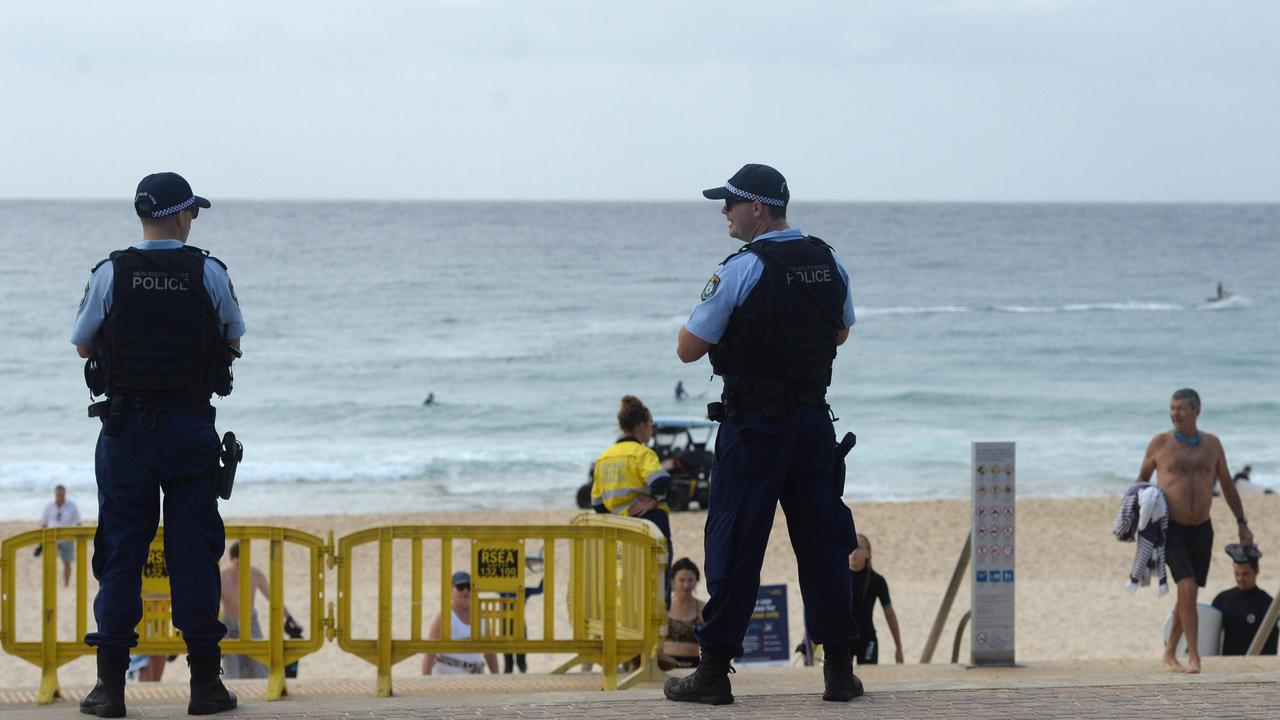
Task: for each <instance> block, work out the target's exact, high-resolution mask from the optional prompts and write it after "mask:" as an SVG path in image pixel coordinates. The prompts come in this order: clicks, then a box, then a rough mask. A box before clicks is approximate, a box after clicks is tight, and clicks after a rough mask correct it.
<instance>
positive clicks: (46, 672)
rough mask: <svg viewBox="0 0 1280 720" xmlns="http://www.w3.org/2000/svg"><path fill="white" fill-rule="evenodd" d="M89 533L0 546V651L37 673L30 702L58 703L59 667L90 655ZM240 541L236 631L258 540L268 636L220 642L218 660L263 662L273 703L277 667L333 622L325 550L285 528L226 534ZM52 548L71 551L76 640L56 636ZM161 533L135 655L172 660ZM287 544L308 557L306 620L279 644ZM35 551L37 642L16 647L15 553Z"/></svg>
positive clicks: (310, 647) (244, 612)
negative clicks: (265, 553) (264, 563)
mask: <svg viewBox="0 0 1280 720" xmlns="http://www.w3.org/2000/svg"><path fill="white" fill-rule="evenodd" d="M95 530H96V528H95V527H93V526H81V527H60V528H46V529H43V530H33V531H30V532H26V533H21V534H19V535H15V536H13V537H10V538H7V539H5V541H4V542H3V544H2V545H0V646H2V647H3V648H4V651H5V652H7V653H9V654H10V655H14V656H16V657H19V658H22V659H23V660H26V661H27V662H30V663H32V664H33V665H36V666H37V667H39V668H40V689H39V691H38V692H37V695H36V699H37V702H40V703H42V704H43V703H48V702H51V701H52V700H53V699H54V698H55V697H60V696H61V691H60V689H59V685H58V668H59V667H61V666H62V665H65V664H67V663H69V662H71V661H72V660H75V659H76V658H78V657H81V656H84V655H92V654H93V653H94V652H95V651H94V649H93V648H91V647H89V646H88V645H85V644H84V636H85V634H86V632H87V629H88V624H89V606H90V604H91V603H90V598H89V583H88V576H89V573H88V568H89V553H88V552H87V550H88V548H90V547H92V544H91V543H92V540H93V534H94V532H95ZM236 540H239V541H241V547H240V568H241V572H240V588H239V590H240V600H241V602H240V608H241V617H240V618H239V619H240V627H242V628H246V629H247V628H249V627H251V620H250V617H251V616H250V611H251V610H250V608H251V602H250V601H251V598H252V595H251V592H252V588H251V586H250V583H249V577H250V574H249V573H250V562H251V557H250V549H251V544H250V543H249V542H248V541H250V540H265V541H267V543H268V545H269V553H270V559H269V565H270V567H269V572H268V576H269V578H270V581H269V587H270V595H269V598H268V606H269V621H268V625H269V630H268V632H267V637H266V638H262V639H259V640H253V639H250V638H242V639H239V640H223V641H222V644H221V645H222V652H223V654H225V655H231V654H238V655H248V656H249V657H252V658H254V659H255V660H258V661H259V662H262V663H263V664H265V665H267V667H268V679H267V692H266V696H265V697H266V699H268V700H275V699H278V698H279V697H280V696H281V695H283V694H285V693H286V691H287V690H286V687H285V684H284V668H285V666H286V665H287V664H289V663H291V662H293V661H295V660H297V659H299V658H301V657H303V656H305V655H308V654H310V653H313V652H315V651H316V650H319V649H320V647H321V645H322V644H323V643H324V640H325V635H326V629H327V628H329V627H331V626H332V618H327V617H325V615H324V609H325V562H324V557H323V556H324V555H326V554H327V553H329V552H330V550H331V546H326V545H325V544H324V542H323V541H322V540H321V539H320V538H318V537H316V536H314V535H311V534H309V533H305V532H302V531H300V530H293V529H289V528H279V527H269V526H230V527H227V541H228V542H233V541H236ZM59 541H72V542H74V543H75V544H76V572H75V583H76V584H75V588H74V591H73V592H74V593H75V635H74V636H73V637H70V638H59V635H58V593H59V591H60V585H59V583H58V565H57V563H58V553H57V543H58V542H59ZM163 541H164V530H163V528H161V529H160V531H159V532H158V533H157V535H156V539H155V540H154V541H153V543H152V547H151V551H150V553H149V555H148V562H147V565H146V566H145V568H144V570H143V575H144V577H143V583H142V594H143V617H142V620H141V622H140V623H139V626H138V634H139V640H138V645H137V647H136V648H135V649H134V650H133V652H135V653H140V654H144V655H173V654H178V653H183V652H186V645H185V643H184V642H183V640H182V638H181V636H180V635H179V634H178V633H177V632H175V631H174V629H173V627H172V618H171V611H170V603H169V598H168V589H167V588H168V572H167V568H166V566H165V563H164V553H163ZM285 543H294V544H297V545H300V546H302V547H303V548H305V549H306V550H307V553H308V555H309V564H310V573H309V574H310V578H311V587H310V593H309V596H310V603H309V604H310V613H309V622H308V623H307V625H306V626H305V627H306V628H307V630H308V632H307V634H306V637H304V638H301V639H297V640H293V639H285V638H284V544H285ZM37 545H42V546H43V551H42V554H41V559H40V562H41V576H42V582H41V586H42V588H43V589H42V592H41V600H40V608H41V609H40V639H39V640H36V641H20V640H19V639H18V632H17V627H18V626H17V608H18V605H19V604H20V603H22V604H26V603H31V602H33V599H32V598H23V597H19V594H18V591H17V576H18V569H19V565H18V552H19V551H20V550H24V549H27V548H33V547H35V546H37Z"/></svg>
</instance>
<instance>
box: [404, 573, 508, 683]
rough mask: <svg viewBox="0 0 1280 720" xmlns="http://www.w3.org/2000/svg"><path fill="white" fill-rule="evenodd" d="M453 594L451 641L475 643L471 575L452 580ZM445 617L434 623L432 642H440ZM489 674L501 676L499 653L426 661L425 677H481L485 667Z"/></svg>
mask: <svg viewBox="0 0 1280 720" xmlns="http://www.w3.org/2000/svg"><path fill="white" fill-rule="evenodd" d="M451 581H452V583H453V592H452V593H451V594H450V599H449V623H450V624H449V637H450V638H451V639H453V640H470V639H471V573H468V572H466V571H463V570H459V571H458V572H456V573H454V574H453V577H452V578H451ZM443 615H444V613H438V614H437V615H436V616H435V617H434V618H432V619H431V626H430V627H428V628H427V639H428V640H439V639H440V624H441V623H442V622H443ZM486 665H488V666H489V672H491V673H496V672H498V656H497V654H495V653H484V654H483V655H482V654H480V653H427V654H426V655H424V656H423V658H422V674H423V675H481V674H483V673H484V668H485V666H486Z"/></svg>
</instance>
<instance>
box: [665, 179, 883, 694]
mask: <svg viewBox="0 0 1280 720" xmlns="http://www.w3.org/2000/svg"><path fill="white" fill-rule="evenodd" d="M702 194H703V195H704V196H705V197H707V198H709V199H712V200H723V201H724V208H723V209H722V210H721V212H722V213H724V216H725V218H726V219H727V220H728V222H729V235H731V236H732V237H734V238H736V239H738V240H740V241H742V242H743V243H746V244H745V245H744V246H743V247H742V249H741V250H740V251H739V252H737V253H735V254H733V255H731V256H729V257H728V258H727V259H726V260H725V261H724V262H723V263H721V264H720V266H719V267H718V268H716V271H715V274H713V275H712V276H711V279H710V280H709V281H708V282H707V284H706V287H705V288H704V289H703V291H702V299H701V302H700V303H699V304H698V305H696V306H695V307H694V309H693V312H692V314H691V315H690V316H689V319H688V321H687V322H686V323H685V325H684V327H683V328H681V329H680V337H679V341H678V345H677V348H676V354H677V355H678V356H679V357H680V359H681V360H683V361H684V362H686V363H690V362H694V361H696V360H698V359H699V358H701V357H702V356H703V355H706V354H707V353H710V355H711V367H712V369H713V370H714V371H715V373H716V374H717V375H720V376H721V377H722V378H723V380H724V392H723V394H722V396H721V402H720V403H712V404H711V405H710V406H709V407H708V412H709V415H710V416H711V417H712V419H716V420H719V421H720V422H721V425H720V431H719V434H718V436H717V438H716V459H715V468H714V470H713V476H714V480H713V482H712V484H711V498H710V507H709V508H708V511H707V522H706V541H705V542H706V566H705V570H706V578H707V587H708V589H709V590H710V592H711V600H710V602H708V603H707V606H706V608H705V609H704V611H703V616H704V617H705V618H706V624H704V625H703V626H702V627H701V628H700V629H699V630H698V632H697V636H698V643H699V645H700V647H701V651H702V652H701V654H702V657H701V662H700V663H699V665H698V669H697V671H696V672H694V673H693V674H692V675H689V676H688V677H685V678H671V679H669V680H668V681H667V683H666V687H665V693H666V696H667V697H668V698H669V699H671V700H679V701H686V702H698V703H706V704H713V705H720V704H726V703H731V702H733V693H732V688H731V687H730V683H729V675H728V673H729V662H730V660H732V659H733V658H735V657H738V656H740V655H742V652H743V650H742V639H743V636H744V635H745V634H746V630H747V623H748V621H749V620H750V619H751V614H752V612H753V611H754V610H755V603H756V594H757V592H758V590H759V586H760V568H761V565H762V563H763V561H764V552H765V547H766V545H767V544H768V541H769V531H770V529H771V528H772V527H773V516H774V509H775V507H776V506H777V504H778V503H779V502H781V503H782V509H783V512H785V513H786V515H787V527H788V530H789V532H790V535H791V545H792V547H793V549H794V550H795V554H796V561H797V563H798V565H799V569H800V591H801V594H802V595H803V597H804V613H805V627H806V628H807V629H808V632H809V635H810V637H811V638H813V640H814V641H815V642H819V643H821V644H822V645H823V646H824V652H825V656H826V663H825V666H824V668H823V675H824V679H825V683H826V687H825V692H824V693H823V696H822V697H823V699H824V700H837V701H848V700H852V699H853V698H855V697H857V696H859V695H861V694H862V692H863V689H862V683H861V682H860V681H859V680H858V678H857V677H856V676H855V675H854V674H853V661H852V655H851V644H852V643H853V642H854V641H855V640H857V638H858V631H857V628H856V626H855V624H854V621H853V615H852V612H851V609H850V608H851V601H850V590H849V587H850V580H849V566H848V560H847V558H848V556H849V553H850V552H852V551H853V549H854V547H856V544H857V540H856V538H855V536H854V528H853V518H852V516H851V514H850V512H849V509H848V507H847V506H845V504H844V502H843V501H842V500H841V499H840V495H841V493H842V491H843V487H842V485H843V471H839V473H837V472H836V471H835V469H834V468H835V465H836V457H837V456H836V451H835V432H834V429H833V427H832V415H831V412H830V408H829V406H828V405H827V402H826V390H827V386H828V385H829V384H830V383H831V365H832V361H833V360H834V359H835V355H836V346H838V345H840V344H841V343H843V342H844V341H845V339H846V338H847V337H848V335H849V328H850V327H851V326H852V325H853V322H854V313H853V301H852V299H851V297H850V292H849V275H848V273H847V272H846V271H845V269H844V266H843V265H842V264H841V262H840V259H839V258H838V257H837V256H836V254H835V252H834V251H832V249H831V248H830V247H829V246H828V245H827V244H826V243H824V242H822V240H819V239H818V238H815V237H811V236H806V235H805V234H804V233H802V232H801V231H800V230H798V229H793V228H791V227H789V226H788V224H787V203H788V202H789V201H790V199H791V193H790V191H789V190H788V188H787V182H786V179H784V178H783V176H782V174H781V173H779V172H778V171H777V170H775V169H773V168H771V167H769V166H767V165H755V164H752V165H746V166H745V167H743V168H742V169H741V170H739V171H738V173H737V174H735V175H734V176H733V177H732V178H730V179H729V181H728V182H726V183H725V184H724V186H722V187H717V188H712V189H710V190H706V191H704V192H703V193H702ZM837 474H838V475H839V477H836V475H837Z"/></svg>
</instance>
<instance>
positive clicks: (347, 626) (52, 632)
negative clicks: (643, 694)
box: [0, 513, 669, 703]
mask: <svg viewBox="0 0 1280 720" xmlns="http://www.w3.org/2000/svg"><path fill="white" fill-rule="evenodd" d="M95 530H96V528H95V527H93V526H80V527H61V528H47V529H42V530H33V531H30V532H25V533H21V534H18V535H14V536H12V537H9V538H6V539H5V540H4V541H3V543H2V544H0V647H3V649H4V651H5V652H7V653H9V654H11V655H14V656H17V657H19V658H22V659H23V660H26V661H27V662H30V663H32V664H33V665H36V666H37V667H39V668H40V673H41V674H40V689H39V691H38V693H37V700H38V702H40V703H48V702H51V701H52V700H53V699H54V698H55V697H60V696H61V692H60V688H59V685H58V668H59V667H61V666H62V665H65V664H67V663H69V662H71V661H73V660H75V659H77V658H79V657H83V656H86V655H92V654H93V653H94V649H93V648H91V647H89V646H87V645H85V644H84V636H85V634H86V632H87V631H88V627H89V610H90V607H91V596H90V593H91V592H92V591H93V590H94V586H91V584H90V582H89V567H90V549H91V548H92V543H91V541H92V539H93V535H94V532H95ZM226 536H227V543H228V545H230V544H231V543H233V542H239V543H240V547H239V573H238V575H237V580H238V582H237V583H236V585H237V588H236V592H237V593H238V599H239V612H238V616H237V617H235V618H224V619H225V620H226V621H228V622H234V623H235V624H236V625H238V626H239V628H240V636H239V637H237V638H225V639H223V641H222V643H221V648H222V653H223V656H224V657H227V656H232V655H244V656H248V657H249V658H252V659H254V660H256V661H258V662H261V663H262V664H264V665H266V666H267V671H268V676H267V690H266V696H265V697H266V699H268V700H275V699H278V698H279V697H281V696H282V695H284V694H286V693H287V687H286V685H285V667H286V666H287V665H289V664H290V663H293V662H296V661H297V660H299V659H300V658H302V657H304V656H306V655H308V654H310V653H313V652H315V651H316V650H319V649H320V648H321V646H322V645H323V643H324V642H325V640H326V639H334V638H336V639H337V641H338V645H339V647H340V648H341V649H342V650H343V651H345V652H348V653H351V654H354V655H356V656H357V657H360V658H361V659H363V660H366V661H368V662H370V663H372V664H373V665H375V666H376V668H377V694H378V696H380V697H385V696H389V695H390V694H391V692H392V686H391V668H392V666H393V665H394V664H396V663H397V662H400V661H402V660H405V659H407V658H409V657H411V656H414V655H417V654H421V653H493V654H498V653H558V654H569V655H571V656H572V659H571V660H569V661H568V662H566V663H564V664H562V665H561V666H560V667H559V668H557V669H556V670H554V671H553V672H564V671H566V670H567V669H569V668H572V667H575V666H578V665H583V664H593V663H594V664H599V665H601V667H602V668H603V679H602V687H603V689H605V690H614V689H617V688H619V687H627V686H629V685H630V684H632V683H634V682H636V681H638V680H640V679H644V678H658V677H660V675H661V674H660V672H659V670H658V669H657V664H656V658H657V652H658V645H659V643H660V642H661V641H662V635H663V634H664V633H665V628H666V607H665V605H664V604H663V600H662V598H663V592H664V585H663V583H665V582H666V566H667V562H668V560H669V559H668V558H667V556H666V542H665V540H664V539H663V537H662V534H661V533H660V532H659V531H658V529H657V528H656V527H655V526H654V525H653V524H652V523H648V522H645V521H642V520H635V519H632V518H620V517H614V516H608V515H598V514H594V513H583V514H582V515H580V516H578V517H576V518H575V519H574V521H573V522H572V524H570V525H526V526H519V525H439V526H390V527H379V528H370V529H367V530H362V531H358V532H355V533H352V534H350V535H347V536H345V537H343V538H341V539H340V541H338V543H337V545H336V547H335V544H334V539H333V534H332V533H329V536H328V540H327V541H323V540H321V539H320V538H319V537H317V536H315V535H311V534H309V533H306V532H302V531H299V530H293V529H290V528H281V527H272V526H256V525H254V526H234V525H233V526H228V527H227V528H226ZM163 540H164V534H163V528H161V529H160V531H159V532H158V533H157V535H156V539H155V541H154V542H153V545H152V548H151V551H150V553H149V555H148V562H147V564H146V566H145V567H144V569H143V576H144V577H143V578H142V594H143V606H144V611H143V618H142V620H141V622H140V623H139V625H138V634H139V642H138V645H137V647H136V648H135V649H134V650H133V652H134V653H137V654H143V655H172V654H178V653H182V652H185V650H186V648H185V644H184V643H183V640H182V638H181V635H180V633H178V632H176V630H175V629H174V628H173V626H172V618H171V611H170V607H171V604H170V598H169V590H168V568H167V566H166V564H165V555H164V550H163ZM65 541H70V542H74V543H75V547H76V559H75V573H74V578H75V586H74V588H73V589H71V590H70V591H69V592H72V593H74V610H73V611H70V612H72V613H73V615H74V622H73V623H72V622H71V621H69V620H68V619H66V618H64V621H63V627H62V629H61V630H62V631H61V633H60V632H59V629H60V626H59V607H60V606H59V593H60V592H67V591H62V590H61V587H60V585H59V572H58V569H59V568H58V552H57V544H58V543H59V542H65ZM264 543H265V548H266V551H267V561H266V565H267V573H266V574H267V576H268V578H269V580H268V593H267V594H268V602H267V606H268V609H267V623H266V633H265V635H266V637H263V638H253V637H252V632H251V628H252V627H253V619H254V615H253V611H252V605H253V603H252V601H253V593H254V588H253V573H254V562H253V558H254V554H255V553H254V547H255V545H262V544H264ZM37 546H39V547H40V548H41V550H42V553H41V554H42V557H40V558H39V559H38V560H33V559H30V557H29V554H23V556H22V560H21V561H20V560H19V555H20V553H29V551H31V550H32V549H34V548H35V547H37ZM286 547H288V548H289V552H290V558H291V560H290V562H293V560H292V558H294V557H295V556H297V555H298V554H299V553H305V556H306V560H305V562H306V563H307V566H308V573H307V576H308V581H309V582H308V587H307V588H306V589H305V592H304V591H303V590H302V589H299V588H292V589H289V590H291V592H290V593H289V595H290V597H292V598H293V599H294V600H295V601H297V600H299V599H300V597H305V598H306V602H307V604H308V605H309V608H308V610H307V612H306V614H305V616H304V617H306V622H305V624H304V633H303V637H301V638H297V639H293V638H286V637H285V634H284V625H285V616H286V607H285V596H286V590H287V588H286V587H285V582H286V577H287V576H286V574H285V564H286ZM533 548H539V550H538V552H537V553H536V554H535V556H534V557H533V558H532V559H533V560H537V559H541V561H542V573H543V587H542V592H541V600H540V604H541V607H542V614H543V616H542V621H541V623H538V622H533V623H527V622H526V617H525V615H526V610H527V609H529V607H530V606H528V605H527V603H526V598H527V596H528V595H530V594H533V593H534V592H536V591H534V590H533V589H528V590H527V589H526V586H525V583H526V581H527V577H526V567H527V565H526V562H527V561H529V560H530V559H531V558H530V553H529V550H531V549H533ZM366 551H368V552H369V554H371V556H372V558H373V560H374V561H375V562H376V563H377V582H378V587H377V594H376V608H374V609H373V610H374V612H372V613H370V614H368V615H358V616H357V615H354V614H353V603H354V601H355V597H354V593H353V582H354V580H353V573H352V568H353V565H354V564H355V563H356V556H357V554H358V553H363V552H366ZM397 552H398V553H399V554H400V555H401V556H403V554H404V553H405V552H408V553H409V561H408V562H407V563H399V564H398V563H397V562H396V557H397ZM455 555H456V557H455ZM427 560H430V561H432V562H433V563H438V573H439V574H438V576H437V577H436V579H435V581H434V582H433V581H432V579H431V578H430V577H429V576H430V573H429V572H428V566H427V564H426V562H425V561H427ZM335 566H336V567H337V570H338V573H337V575H338V577H337V593H338V597H337V611H336V614H335V611H334V604H333V603H332V602H328V598H327V596H326V592H325V583H326V568H332V567H335ZM406 568H407V571H408V572H407V574H408V577H407V578H406V577H405V575H406V573H405V572H404V569H406ZM455 568H458V569H462V568H466V569H467V570H468V571H469V573H470V575H471V578H472V584H473V587H474V591H473V592H472V594H471V605H470V608H469V610H470V612H471V616H470V617H471V622H470V638H468V639H454V638H453V637H451V636H452V634H453V632H452V623H450V622H441V624H440V633H439V639H427V637H425V635H426V634H427V633H424V630H423V617H424V615H425V614H426V612H427V611H428V610H429V609H430V607H429V603H428V602H427V601H426V600H425V599H424V595H428V594H429V595H430V596H431V598H432V599H433V601H434V605H433V607H435V608H438V609H441V610H446V609H448V608H449V607H450V597H451V590H452V582H451V578H452V575H453V572H454V569H455ZM33 570H38V575H37V576H36V577H38V578H39V583H40V587H41V590H40V594H41V597H40V598H39V600H36V599H35V598H33V597H27V595H33V594H34V593H33V592H32V590H31V589H30V587H29V586H30V585H31V584H32V582H33V580H34V578H32V577H30V576H31V575H32V571H33ZM20 576H21V577H24V578H25V581H24V582H23V583H19V577H20ZM295 577H296V573H295ZM406 580H407V582H408V584H409V585H408V587H407V588H406V587H404V582H405V581H406ZM62 600H63V604H62V607H63V608H64V613H66V612H67V610H66V606H67V605H68V604H69V603H67V598H66V597H65V596H64V597H63V598H62ZM561 602H564V603H565V604H564V605H561V604H560V603H561ZM538 604H539V602H535V603H534V605H533V606H532V607H536V606H537V605H538ZM295 609H296V608H295ZM562 609H563V611H564V617H565V620H566V621H565V622H563V623H558V622H557V616H558V614H559V613H560V612H561V610H562ZM19 611H21V613H22V620H21V621H20V620H19ZM397 612H398V613H399V615H400V616H401V618H402V620H407V622H402V623H400V624H399V625H397V622H396V618H397ZM406 614H407V617H404V616H405V615H406ZM446 617H447V616H446ZM299 619H301V618H299ZM353 621H358V622H359V623H360V625H359V626H357V625H356V624H355V622H353ZM72 624H74V634H73V635H72V634H71V627H72ZM397 627H399V628H400V630H401V633H400V636H397V634H396V630H397ZM406 630H407V635H408V637H404V635H405V632H404V631H406ZM28 632H29V633H30V634H31V635H32V636H34V639H32V638H28V637H26V635H25V633H28ZM369 632H372V636H371V637H370V636H368V633H369ZM361 633H365V634H361ZM531 635H532V636H533V637H530V636H531ZM538 635H540V637H538ZM620 662H626V663H627V668H628V670H629V674H628V675H627V676H626V677H624V678H622V679H621V680H619V678H618V666H619V663H620Z"/></svg>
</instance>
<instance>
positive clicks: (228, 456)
mask: <svg viewBox="0 0 1280 720" xmlns="http://www.w3.org/2000/svg"><path fill="white" fill-rule="evenodd" d="M218 459H219V460H220V461H221V465H222V467H220V468H219V470H218V478H217V479H218V497H220V498H222V499H223V500H230V499H231V491H232V490H233V489H234V488H235V484H236V466H237V465H239V464H240V461H241V460H243V459H244V446H243V445H241V444H240V441H239V440H236V434H235V433H233V432H229V431H228V432H227V433H226V434H225V435H223V436H222V454H221V455H220V456H219V458H218Z"/></svg>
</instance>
